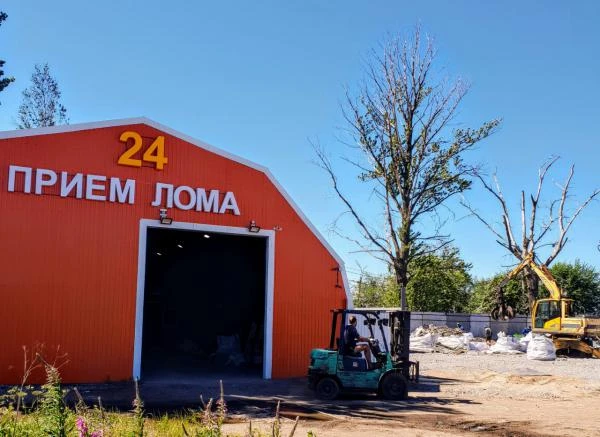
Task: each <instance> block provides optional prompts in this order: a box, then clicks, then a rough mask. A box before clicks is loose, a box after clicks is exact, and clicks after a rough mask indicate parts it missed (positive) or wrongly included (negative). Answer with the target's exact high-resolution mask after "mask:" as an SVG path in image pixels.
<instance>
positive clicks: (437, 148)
mask: <svg viewBox="0 0 600 437" xmlns="http://www.w3.org/2000/svg"><path fill="white" fill-rule="evenodd" d="M381 49H382V50H381V53H377V52H376V51H373V52H372V56H371V59H370V61H368V63H367V66H366V80H365V82H364V84H363V85H362V86H361V87H360V90H359V92H358V95H357V96H356V97H352V96H351V95H350V93H347V95H346V97H347V108H346V109H344V116H345V119H346V121H347V122H348V125H349V131H350V135H351V137H352V146H353V147H356V150H357V151H358V156H359V157H358V158H357V159H352V160H350V162H351V163H352V164H353V165H354V166H355V168H356V169H357V172H358V173H359V175H358V176H359V178H360V180H361V181H363V182H373V183H374V185H375V188H374V194H375V195H374V199H375V200H374V201H375V202H378V205H379V207H380V208H381V212H382V221H381V222H372V220H371V221H370V219H369V218H368V217H369V216H368V215H366V214H362V213H361V212H359V210H358V209H357V208H356V207H355V205H354V204H353V202H352V200H351V196H349V195H347V194H345V193H344V192H343V190H342V188H341V187H340V184H339V180H338V177H337V175H336V172H335V171H334V169H333V166H332V164H331V161H330V160H329V158H328V157H327V155H326V153H325V152H324V150H323V149H322V148H320V147H315V149H316V152H317V156H318V158H319V164H320V165H321V167H323V168H324V169H325V170H326V172H327V173H328V174H329V176H330V178H331V181H332V183H333V188H334V190H335V192H336V194H337V195H338V197H339V198H340V199H341V200H342V202H343V203H344V205H345V206H346V208H347V212H348V213H349V214H350V215H351V216H352V217H353V219H354V221H355V222H356V223H357V225H358V227H359V230H360V233H361V234H362V235H361V237H362V238H361V239H353V241H355V242H356V243H357V244H358V245H359V246H360V247H361V250H364V251H366V252H368V253H370V254H372V255H373V256H375V257H377V258H378V259H380V260H383V261H384V262H386V263H387V264H388V265H389V267H390V270H391V271H393V272H394V274H395V279H396V283H397V285H398V293H399V297H400V303H401V307H402V308H403V309H406V285H407V284H408V281H409V275H408V266H409V264H410V263H411V261H412V260H414V259H415V258H417V257H419V256H422V255H425V254H427V253H430V252H434V251H436V250H438V249H440V248H442V247H443V246H445V245H446V244H448V243H449V239H448V237H447V236H446V235H442V234H441V231H440V227H439V226H436V227H435V229H432V230H431V231H429V232H426V231H425V230H424V226H423V223H422V219H424V218H425V217H427V216H429V217H432V215H434V214H436V212H437V210H438V208H439V207H440V206H441V205H442V204H443V203H444V202H445V201H446V200H447V199H448V198H450V197H452V196H454V195H455V194H457V193H461V192H463V191H465V190H467V189H468V188H469V187H470V185H471V181H470V179H469V176H470V175H471V174H472V173H473V171H474V167H472V166H470V165H467V164H465V163H464V162H463V154H464V153H465V152H467V151H468V150H470V149H472V148H473V147H474V146H475V144H476V143H477V142H479V141H480V140H482V139H483V138H485V137H487V136H488V135H490V134H491V133H492V131H493V130H494V128H495V127H496V126H497V125H498V123H499V121H498V120H493V121H491V122H488V123H485V124H484V125H483V126H481V127H480V128H478V129H469V128H464V129H454V130H452V128H451V126H450V123H451V122H452V121H453V120H454V117H455V115H456V112H457V108H458V106H459V104H460V102H461V100H462V99H463V97H464V96H465V94H466V92H467V90H468V88H469V87H468V84H466V83H465V82H463V81H461V80H456V81H446V80H441V81H439V82H436V81H435V80H434V79H433V77H432V76H433V71H432V64H433V61H434V59H435V50H434V47H433V44H432V41H431V40H430V39H429V38H425V41H424V42H423V41H421V35H420V31H419V29H418V28H417V29H416V30H415V32H414V34H413V35H412V38H410V39H409V40H402V39H399V38H394V39H391V40H389V41H388V42H387V43H385V44H384V45H382V47H381Z"/></svg>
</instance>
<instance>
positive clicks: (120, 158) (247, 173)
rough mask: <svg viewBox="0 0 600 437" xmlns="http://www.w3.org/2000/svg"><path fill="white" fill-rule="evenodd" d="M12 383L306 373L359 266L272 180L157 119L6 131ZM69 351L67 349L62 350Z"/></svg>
mask: <svg viewBox="0 0 600 437" xmlns="http://www.w3.org/2000/svg"><path fill="white" fill-rule="evenodd" d="M0 151H1V153H0V210H1V211H2V213H1V218H0V237H1V238H0V241H2V253H1V257H2V262H1V263H0V269H1V270H0V272H1V274H0V299H1V300H0V302H1V311H0V314H1V317H0V332H1V333H2V337H1V340H0V383H2V384H14V383H17V382H18V381H20V380H21V378H22V373H23V347H24V346H25V347H26V348H27V350H29V351H36V350H43V353H44V354H47V356H48V357H49V359H52V355H53V354H57V353H59V354H62V353H65V354H67V357H68V360H67V361H68V362H67V363H66V364H65V365H63V366H62V368H61V372H62V376H63V380H64V381H65V382H102V381H109V380H110V381H118V380H126V379H131V378H139V377H141V378H144V377H145V376H146V375H149V374H153V373H152V372H161V371H167V372H168V371H171V370H177V369H179V368H182V369H185V371H187V372H195V371H197V372H203V371H214V370H215V369H216V370H221V371H227V372H230V371H232V372H233V371H236V369H238V368H240V369H242V368H243V369H244V370H243V371H252V369H254V371H256V372H257V374H260V375H262V377H264V378H271V377H273V378H279V377H290V376H300V375H303V374H304V373H305V371H306V366H307V364H308V363H307V359H308V355H309V351H310V349H311V348H313V347H317V346H323V345H325V344H326V343H327V341H328V334H329V331H330V309H332V308H336V307H345V306H347V305H349V304H351V302H350V301H349V294H348V293H349V289H348V284H347V281H346V277H345V272H344V267H343V264H342V261H341V260H340V258H339V257H338V256H337V255H336V254H335V252H334V251H333V250H332V249H331V247H330V246H329V245H328V244H327V242H326V241H325V239H324V238H323V237H322V236H321V235H320V234H319V232H318V231H317V230H316V229H315V227H314V226H313V225H312V224H311V223H310V222H309V221H308V219H307V218H306V217H305V216H304V215H303V214H302V212H301V211H300V209H299V208H298V206H297V205H296V204H295V203H294V202H293V201H292V200H291V198H290V197H289V196H288V195H287V194H286V192H285V191H284V190H283V188H282V187H281V186H280V185H279V184H278V183H277V181H276V180H275V179H274V178H273V176H272V175H271V173H270V172H269V171H268V170H267V169H266V168H264V167H261V166H260V165H257V164H254V163H252V162H249V161H247V160H245V159H243V158H239V157H237V156H233V155H231V154H229V153H227V152H224V151H222V150H219V149H217V148H215V147H212V146H209V145H207V144H204V143H202V142H200V141H197V140H195V139H193V138H190V137H188V136H186V135H183V134H181V133H178V132H176V131H174V130H172V129H170V128H168V127H165V126H162V125H160V124H158V123H155V122H153V121H150V120H148V119H145V118H136V119H126V120H116V121H106V122H98V123H90V124H80V125H69V126H56V127H50V128H40V129H32V130H18V131H11V132H1V133H0ZM57 351H59V352H57Z"/></svg>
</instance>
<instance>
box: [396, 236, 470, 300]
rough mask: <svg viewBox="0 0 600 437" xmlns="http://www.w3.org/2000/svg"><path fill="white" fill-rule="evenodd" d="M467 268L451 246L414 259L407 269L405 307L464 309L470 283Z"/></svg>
mask: <svg viewBox="0 0 600 437" xmlns="http://www.w3.org/2000/svg"><path fill="white" fill-rule="evenodd" d="M470 269H471V264H469V263H466V262H465V261H464V260H463V259H461V258H460V254H459V251H458V249H457V248H454V247H446V248H444V249H443V250H442V251H441V252H440V253H439V254H429V255H425V256H422V257H420V258H417V259H415V260H414V262H413V263H412V264H411V266H410V268H409V275H410V278H411V280H410V282H409V284H408V288H407V300H408V307H409V308H410V309H411V310H412V311H441V312H462V311H464V310H465V309H466V307H467V305H468V303H469V298H470V289H471V285H472V278H471V275H470V274H469V270H470Z"/></svg>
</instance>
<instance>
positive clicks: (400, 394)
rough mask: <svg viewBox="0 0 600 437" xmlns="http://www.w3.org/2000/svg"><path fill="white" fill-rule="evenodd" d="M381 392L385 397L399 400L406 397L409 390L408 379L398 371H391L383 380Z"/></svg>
mask: <svg viewBox="0 0 600 437" xmlns="http://www.w3.org/2000/svg"><path fill="white" fill-rule="evenodd" d="M381 394H382V396H383V397H384V398H385V399H388V400H390V401H397V400H401V399H406V398H407V397H408V391H407V388H406V379H404V376H402V375H400V374H398V373H390V374H389V375H387V376H385V377H384V378H383V381H381Z"/></svg>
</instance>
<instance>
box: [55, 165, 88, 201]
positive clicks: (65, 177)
mask: <svg viewBox="0 0 600 437" xmlns="http://www.w3.org/2000/svg"><path fill="white" fill-rule="evenodd" d="M73 188H75V198H76V199H81V198H82V197H83V173H77V174H76V175H75V176H73V178H72V179H71V180H70V181H69V174H68V173H67V172H66V171H63V172H61V173H60V197H67V196H68V195H69V194H70V193H71V191H73Z"/></svg>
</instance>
